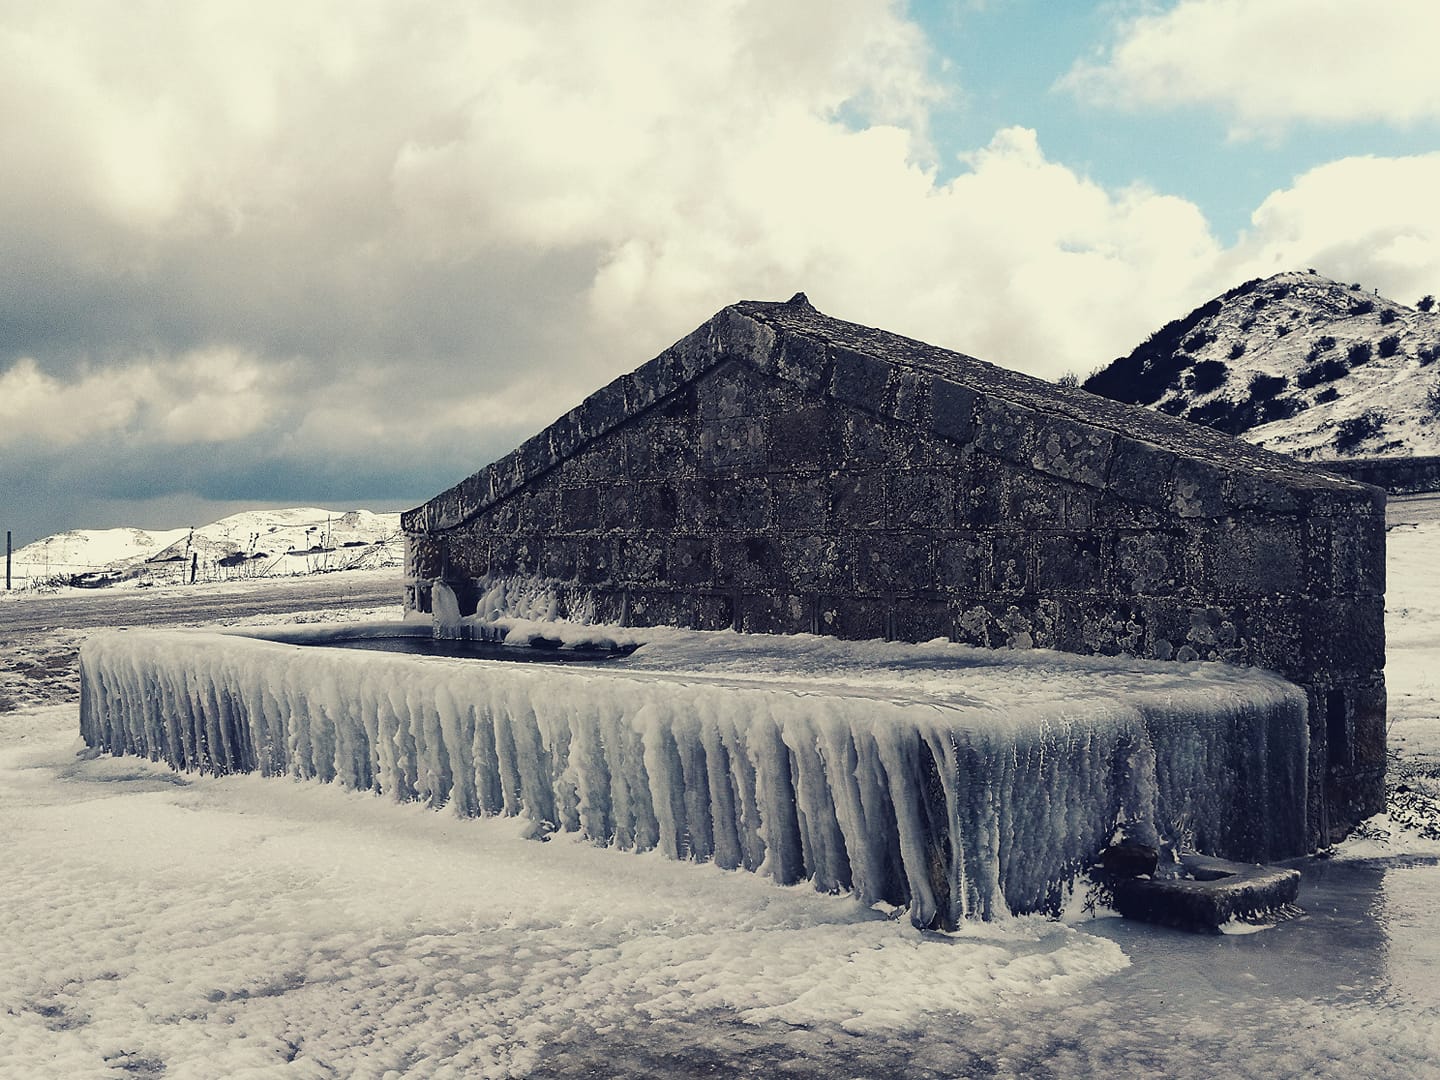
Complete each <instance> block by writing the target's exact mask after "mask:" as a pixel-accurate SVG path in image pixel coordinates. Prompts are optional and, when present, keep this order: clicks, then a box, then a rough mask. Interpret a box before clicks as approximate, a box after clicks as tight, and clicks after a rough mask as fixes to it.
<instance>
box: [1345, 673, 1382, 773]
mask: <svg viewBox="0 0 1440 1080" xmlns="http://www.w3.org/2000/svg"><path fill="white" fill-rule="evenodd" d="M1349 698H1350V749H1351V755H1352V757H1353V759H1354V760H1355V761H1356V762H1362V763H1364V762H1383V761H1384V760H1385V750H1386V745H1385V743H1386V740H1385V723H1386V694H1385V679H1384V677H1383V676H1381V675H1378V674H1377V675H1376V676H1375V677H1373V678H1369V679H1360V680H1357V681H1356V682H1355V683H1354V684H1352V686H1351V689H1350V694H1349Z"/></svg>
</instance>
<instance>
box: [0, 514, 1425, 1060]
mask: <svg viewBox="0 0 1440 1080" xmlns="http://www.w3.org/2000/svg"><path fill="white" fill-rule="evenodd" d="M1407 510H1411V511H1413V512H1411V513H1407V512H1406V511H1407ZM1392 520H1394V521H1396V522H1397V523H1403V522H1406V521H1414V522H1415V524H1414V526H1413V528H1412V527H1406V526H1405V525H1403V524H1400V525H1399V526H1398V527H1397V528H1395V529H1394V530H1393V531H1392V532H1391V533H1390V541H1391V559H1390V563H1391V572H1390V589H1391V597H1390V623H1389V625H1390V634H1391V641H1390V654H1389V659H1390V668H1389V678H1390V693H1391V700H1392V713H1393V716H1394V718H1395V719H1394V724H1393V727H1392V740H1393V741H1394V743H1395V744H1396V745H1397V746H1399V747H1401V748H1402V749H1403V750H1404V752H1405V753H1406V755H1407V757H1406V758H1405V762H1406V763H1407V766H1406V767H1407V768H1412V769H1414V770H1415V779H1414V781H1413V782H1414V784H1416V785H1418V786H1419V787H1421V788H1423V786H1424V784H1426V783H1433V778H1428V779H1427V776H1426V770H1427V769H1428V770H1430V771H1431V772H1432V773H1433V771H1434V768H1433V767H1434V765H1435V764H1436V762H1437V759H1440V687H1437V684H1436V676H1435V675H1434V673H1433V668H1432V665H1433V662H1434V659H1435V657H1436V656H1437V652H1436V645H1437V643H1440V588H1437V586H1436V585H1435V584H1434V575H1433V574H1432V573H1431V570H1430V566H1429V561H1430V558H1431V553H1433V552H1434V551H1435V550H1436V549H1437V542H1440V500H1421V501H1418V502H1416V503H1414V504H1413V506H1411V505H1410V504H1404V503H1399V502H1397V504H1396V508H1395V511H1394V512H1392ZM22 606H25V605H6V608H7V609H9V610H12V611H13V610H15V609H18V608H20V607H22ZM326 614H327V615H328V616H330V617H333V618H337V619H339V618H373V617H377V616H379V617H384V616H391V617H398V615H399V612H398V605H397V608H396V609H395V610H393V611H343V610H332V611H329V612H327V613H326ZM80 636H81V632H79V631H69V630H60V629H49V630H34V631H27V632H26V633H25V634H24V635H23V636H20V637H11V638H6V636H5V634H4V630H3V626H0V641H3V643H4V647H5V648H7V649H8V648H21V649H25V650H28V653H29V655H31V656H33V657H35V658H36V665H37V666H36V667H33V668H29V669H27V671H32V672H35V673H33V674H18V673H17V674H14V675H13V678H10V677H9V676H6V675H5V673H4V672H3V671H0V695H6V694H9V696H10V698H11V700H12V701H15V700H23V701H24V702H27V703H28V702H34V704H26V705H24V707H22V708H19V709H15V708H11V709H10V710H9V711H0V1076H3V1077H5V1078H10V1077H15V1078H21V1077H24V1078H29V1077H104V1076H111V1077H117V1078H118V1077H126V1076H130V1077H134V1076H147V1075H148V1076H155V1075H162V1074H163V1075H164V1076H166V1077H213V1076H247V1075H249V1076H267V1077H268V1076H277V1077H327V1076H361V1077H366V1076H370V1077H383V1076H386V1075H394V1076H415V1077H421V1076H425V1077H432V1076H434V1077H439V1076H486V1075H490V1076H507V1075H510V1076H515V1075H527V1074H528V1075H532V1076H638V1075H675V1076H685V1075H737V1074H739V1075H764V1076H793V1077H812V1076H824V1077H844V1076H877V1077H882V1076H916V1077H930V1076H936V1077H938V1076H963V1075H992V1076H1016V1077H1019V1076H1056V1077H1059V1076H1109V1075H1127V1076H1157V1077H1158V1076H1181V1077H1209V1076H1214V1075H1235V1076H1255V1077H1262V1076H1263V1077H1267V1078H1268V1077H1277V1076H1335V1077H1341V1076H1346V1077H1348V1076H1353V1075H1367V1076H1371V1077H1392V1076H1393V1077H1402V1076H1404V1077H1416V1076H1424V1075H1433V1074H1436V1073H1440V1026H1437V1025H1436V1024H1435V1023H1434V1016H1435V1015H1436V1014H1437V1011H1440V976H1437V974H1436V972H1437V971H1440V868H1437V867H1436V866H1435V865H1434V864H1433V862H1426V861H1425V860H1424V859H1417V858H1416V853H1423V852H1426V851H1429V852H1432V853H1440V843H1431V842H1426V841H1424V840H1422V839H1420V838H1419V837H1418V836H1417V835H1416V833H1415V832H1413V831H1406V830H1404V829H1402V828H1401V827H1400V826H1399V825H1397V824H1396V823H1394V822H1381V823H1378V825H1377V828H1376V829H1374V830H1372V832H1371V835H1370V837H1369V838H1368V839H1364V840H1361V841H1360V842H1358V843H1352V844H1350V845H1347V850H1346V852H1345V853H1344V855H1343V856H1342V858H1340V859H1336V860H1330V861H1329V862H1326V863H1311V864H1309V865H1308V866H1307V876H1306V882H1305V885H1304V886H1303V888H1302V893H1301V904H1302V906H1304V907H1305V908H1306V909H1307V912H1308V914H1307V915H1306V916H1305V917H1304V918H1301V919H1297V920H1295V921H1293V922H1289V923H1285V924H1282V925H1281V926H1279V927H1277V928H1275V929H1272V930H1267V931H1265V932H1262V933H1258V934H1252V935H1248V936H1243V937H1220V938H1195V937H1189V936H1184V935H1178V934H1173V933H1171V932H1168V931H1162V930H1155V929H1152V928H1147V927H1139V926H1134V925H1132V924H1128V923H1124V922H1121V921H1119V920H1114V919H1101V920H1093V921H1089V920H1083V919H1082V920H1080V921H1077V922H1074V923H1072V924H1069V925H1066V924H1059V923H1052V922H1045V921H1042V920H1037V919H1020V920H1013V921H1008V922H1005V923H999V924H990V925H976V926H969V927H967V928H966V929H965V930H964V931H962V932H961V933H960V934H957V935H933V934H922V933H921V932H919V931H916V930H914V929H913V928H912V927H910V925H909V924H908V922H907V921H905V920H904V919H898V920H897V919H890V918H886V917H884V916H885V913H884V912H882V911H875V910H870V909H865V908H861V907H860V906H858V905H857V904H855V903H854V902H852V901H849V900H847V899H844V898H838V897H830V896H822V895H818V894H816V893H815V892H814V891H813V890H812V888H811V887H810V886H809V885H808V884H801V885H798V886H794V887H788V888H782V887H778V886H776V885H774V884H773V883H771V882H769V881H768V880H766V879H764V878H760V877H756V876H754V875H750V874H745V873H738V872H725V871H721V870H718V869H716V868H715V867H713V866H696V865H693V864H686V863H676V862H671V861H668V860H665V859H663V858H661V857H660V856H658V855H657V854H654V853H651V854H648V855H639V856H637V855H633V854H627V853H620V852H615V851H610V850H602V849H597V848H593V847H591V846H589V845H587V844H585V843H583V842H576V841H574V840H572V839H568V838H564V837H555V838H552V839H551V840H550V841H549V842H546V843H539V842H537V841H536V840H534V839H527V838H526V837H525V836H523V835H522V831H523V828H524V827H523V826H522V825H521V823H520V822H518V821H516V820H514V819H472V820H459V819H456V818H453V817H450V816H448V815H443V814H436V813H434V812H431V811H428V810H425V809H423V808H421V807H419V806H417V805H396V804H393V803H390V802H388V801H385V800H380V799H376V798H374V797H371V796H368V795H363V794H352V793H346V792H344V791H343V790H340V789H338V788H336V787H334V786H333V785H322V784H313V783H299V782H292V781H287V780H266V779H261V778H258V777H253V776H242V777H229V778H223V779H216V778H208V777H198V776H193V775H191V776H177V775H176V774H174V773H172V772H170V770H168V769H165V768H161V767H157V766H153V765H150V764H148V763H145V762H142V761H137V760H135V759H131V758H117V759H109V758H104V757H99V758H93V757H86V756H83V755H82V756H77V751H80V750H81V749H82V747H81V745H80V743H79V740H78V737H77V734H76V710H75V706H74V704H73V693H74V684H73V679H70V681H69V682H67V681H66V680H67V678H70V676H68V675H67V673H66V670H65V665H64V664H63V663H60V662H57V663H56V664H55V667H54V669H53V670H51V669H49V668H46V666H45V664H44V663H43V660H44V658H45V657H46V656H54V655H59V654H60V653H63V652H64V651H65V650H68V649H73V646H74V641H75V640H76V639H77V638H78V637H80ZM41 669H44V670H45V671H49V674H48V675H46V674H43V673H41ZM6 678H10V681H9V682H6V681H5V680H6ZM21 679H24V680H27V682H31V683H35V684H38V685H42V686H49V687H52V691H51V697H52V698H53V699H55V700H54V701H52V703H49V704H46V703H44V702H45V698H46V695H45V694H44V693H39V692H37V693H34V694H27V695H26V696H25V697H24V698H23V699H18V698H17V695H16V693H15V690H14V687H15V683H16V682H17V681H19V680H21ZM1427 762H1428V764H1427ZM1406 853H1409V854H1406ZM1360 856H1384V857H1385V861H1374V860H1373V859H1364V858H1360Z"/></svg>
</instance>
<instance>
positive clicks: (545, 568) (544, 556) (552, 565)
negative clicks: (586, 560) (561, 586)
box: [537, 536, 579, 581]
mask: <svg viewBox="0 0 1440 1080" xmlns="http://www.w3.org/2000/svg"><path fill="white" fill-rule="evenodd" d="M578 547H579V545H578V543H577V542H576V541H574V540H568V539H565V538H563V537H558V536H550V537H547V538H546V539H545V541H544V544H543V545H542V546H541V548H540V556H539V559H538V562H537V568H538V570H539V572H540V575H541V576H542V577H547V578H554V579H555V580H556V581H574V580H575V578H576V576H577V570H578V568H577V565H576V552H577V550H578Z"/></svg>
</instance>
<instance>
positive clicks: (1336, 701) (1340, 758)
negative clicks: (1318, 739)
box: [1325, 687, 1350, 765]
mask: <svg viewBox="0 0 1440 1080" xmlns="http://www.w3.org/2000/svg"><path fill="white" fill-rule="evenodd" d="M1325 756H1326V762H1327V763H1328V764H1330V765H1349V764H1350V724H1349V721H1348V718H1347V717H1346V715H1345V691H1344V690H1341V689H1339V688H1338V687H1337V688H1335V689H1334V690H1331V691H1329V692H1328V693H1326V695H1325Z"/></svg>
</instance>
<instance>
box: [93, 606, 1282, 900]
mask: <svg viewBox="0 0 1440 1080" xmlns="http://www.w3.org/2000/svg"><path fill="white" fill-rule="evenodd" d="M646 633H647V634H648V635H649V636H650V637H651V640H650V641H649V642H648V643H647V644H646V645H645V646H644V647H643V648H641V649H640V650H639V651H637V652H636V653H634V654H633V655H632V656H631V657H630V658H629V659H628V660H626V661H624V662H623V663H620V664H616V665H610V666H607V667H605V668H600V669H595V668H587V669H585V670H583V671H576V670H573V669H560V668H543V669H537V668H536V667H535V666H533V665H510V664H504V663H494V662H485V661H446V660H435V659H430V658H420V657H396V656H390V655H386V654H379V653H377V654H357V653H353V652H342V651H339V650H328V649H316V648H306V647H298V646H295V645H290V644H283V643H277V642H272V641H257V640H249V639H246V638H241V637H235V636H227V635H209V634H196V633H178V632H143V633H142V632H130V633H124V634H111V635H104V636H97V637H95V638H93V639H91V640H90V641H89V642H87V643H86V645H85V648H84V651H83V652H82V666H83V672H84V677H83V686H84V691H85V695H84V700H83V703H82V729H83V732H84V735H85V738H86V740H87V742H89V743H90V744H91V745H92V746H98V747H101V748H103V749H106V750H109V751H112V752H114V753H134V754H140V755H142V756H146V757H149V758H152V759H154V760H164V761H168V762H170V763H171V764H172V765H175V766H176V767H179V768H184V769H201V770H204V771H212V772H221V773H224V772H234V771H249V770H258V771H260V772H261V773H264V774H267V775H278V774H290V775H293V776H297V777H302V778H310V777H314V778H318V779H322V780H333V781H337V782H339V783H340V784H342V785H343V786H345V787H348V788H353V789H361V790H373V791H377V792H382V793H385V794H387V795H390V796H391V797H394V798H397V799H401V800H412V799H413V800H419V801H422V802H425V803H428V804H429V805H432V806H437V807H438V806H442V805H448V806H449V807H451V808H452V809H453V810H454V811H456V812H458V813H460V814H462V815H466V816H469V815H476V814H499V813H503V814H523V815H525V816H527V817H529V818H531V819H532V820H534V821H536V822H543V823H548V824H549V825H550V826H554V827H557V828H559V829H563V830H566V831H578V832H580V833H581V834H582V835H584V836H586V837H588V838H590V839H592V840H594V841H596V842H598V843H601V844H606V845H613V846H615V847H619V848H623V849H628V850H636V851H644V850H650V849H656V848H658V849H659V850H660V851H661V852H663V853H664V854H666V855H668V856H671V857H674V858H684V859H694V860H699V861H713V862H714V863H716V864H717V865H719V866H721V867H724V868H731V867H744V868H746V869H750V870H756V871H759V872H760V873H762V874H765V875H767V876H769V877H771V878H773V879H774V880H776V881H778V882H781V883H786V884H788V883H792V882H796V881H800V880H804V879H810V880H813V881H814V883H815V885H816V887H817V888H818V889H820V890H822V891H827V892H843V891H847V890H849V891H852V892H853V893H854V894H855V895H856V896H857V897H858V898H860V899H861V900H862V901H864V902H867V903H868V902H871V901H886V902H889V903H893V904H898V905H904V906H907V907H908V908H909V910H910V914H911V918H912V920H914V921H915V922H916V923H917V924H918V925H922V926H926V925H942V926H953V925H957V924H958V923H960V922H961V921H963V920H965V919H966V918H971V917H991V916H995V915H998V914H1003V913H1006V912H1022V911H1034V910H1041V909H1047V908H1050V907H1053V906H1054V905H1055V904H1057V903H1058V902H1059V899H1060V897H1061V895H1062V891H1063V887H1064V885H1065V883H1066V882H1067V881H1068V880H1069V879H1070V878H1071V877H1072V876H1073V875H1074V873H1075V872H1076V871H1077V870H1078V869H1079V868H1080V867H1081V866H1082V865H1083V864H1084V863H1085V861H1086V860H1088V859H1089V858H1091V857H1093V855H1094V853H1095V852H1096V851H1098V850H1099V848H1100V847H1101V846H1103V844H1104V843H1105V842H1106V841H1107V839H1108V838H1109V836H1110V834H1111V833H1112V831H1113V830H1114V829H1115V827H1116V825H1117V824H1118V823H1120V822H1125V821H1129V822H1131V823H1133V824H1132V828H1133V829H1134V830H1135V831H1137V832H1139V833H1141V834H1147V835H1150V836H1152V837H1153V838H1156V839H1167V840H1173V841H1177V842H1181V843H1188V844H1194V845H1195V846H1197V847H1199V848H1200V849H1201V850H1207V851H1212V852H1214V853H1217V854H1226V855H1231V856H1235V857H1242V858H1257V859H1261V858H1269V857H1275V856H1278V855H1285V854H1294V853H1298V851H1300V850H1301V849H1302V847H1303V807H1304V796H1305V790H1304V783H1305V780H1304V777H1305V768H1304V762H1305V758H1306V737H1305V730H1306V727H1305V712H1304V698H1303V695H1301V694H1300V693H1299V691H1298V690H1296V689H1295V688H1294V687H1292V686H1290V685H1289V684H1288V683H1285V682H1284V681H1283V680H1280V679H1278V678H1276V677H1274V676H1271V675H1268V674H1265V673H1263V672H1256V671H1249V670H1240V669H1233V668H1225V667H1222V666H1219V665H1188V666H1187V665H1176V664H1164V665H1159V664H1144V663H1135V662H1121V661H1107V660H1100V659H1086V660H1079V659H1078V658H1073V657H1068V656H1061V655H1060V654H1053V653H1051V654H1046V653H1008V654H1001V653H995V652H991V651H986V650H975V649H968V648H965V647H963V646H956V645H951V644H949V643H940V642H937V643H932V644H929V645H924V646H904V645H893V644H891V645H887V644H883V643H862V644H855V643H844V642H838V641H834V640H832V639H824V638H786V639H777V638H769V637H767V638H753V637H745V636H741V635H735V634H729V633H721V634H699V633H694V632H682V631H663V632H649V631H647V632H646Z"/></svg>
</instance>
